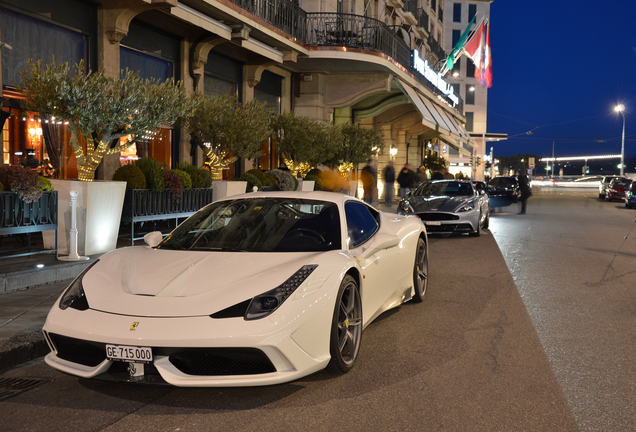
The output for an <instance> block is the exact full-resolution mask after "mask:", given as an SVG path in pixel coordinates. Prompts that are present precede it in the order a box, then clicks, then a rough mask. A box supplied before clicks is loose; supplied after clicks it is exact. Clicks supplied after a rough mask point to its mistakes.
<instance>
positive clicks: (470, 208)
mask: <svg viewBox="0 0 636 432" xmlns="http://www.w3.org/2000/svg"><path fill="white" fill-rule="evenodd" d="M473 210H475V204H466V205H465V206H463V207H462V208H460V209H459V210H457V213H461V212H467V211H473Z"/></svg>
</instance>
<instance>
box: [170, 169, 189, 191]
mask: <svg viewBox="0 0 636 432" xmlns="http://www.w3.org/2000/svg"><path fill="white" fill-rule="evenodd" d="M168 172H171V173H174V174H176V175H178V176H179V178H181V183H182V184H183V188H184V189H191V188H192V177H190V174H188V173H187V172H185V171H183V170H180V169H171V170H170V171H168Z"/></svg>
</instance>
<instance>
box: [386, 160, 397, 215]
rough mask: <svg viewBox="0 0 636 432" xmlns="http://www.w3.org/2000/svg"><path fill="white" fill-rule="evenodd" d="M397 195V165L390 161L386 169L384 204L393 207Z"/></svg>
mask: <svg viewBox="0 0 636 432" xmlns="http://www.w3.org/2000/svg"><path fill="white" fill-rule="evenodd" d="M394 195H395V163H394V162H393V161H389V163H388V164H387V165H386V167H385V168H384V204H386V205H387V206H391V205H393V196H394Z"/></svg>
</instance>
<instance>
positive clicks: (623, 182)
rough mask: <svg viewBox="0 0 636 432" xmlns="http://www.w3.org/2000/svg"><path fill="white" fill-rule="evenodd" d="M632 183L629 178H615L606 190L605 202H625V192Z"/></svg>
mask: <svg viewBox="0 0 636 432" xmlns="http://www.w3.org/2000/svg"><path fill="white" fill-rule="evenodd" d="M631 183H632V181H631V180H630V179H627V178H622V177H616V178H613V179H612V181H610V182H609V185H608V186H607V189H606V190H605V201H612V200H616V201H623V200H624V199H625V190H626V189H627V188H628V187H629V185H630V184H631Z"/></svg>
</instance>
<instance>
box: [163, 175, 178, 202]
mask: <svg viewBox="0 0 636 432" xmlns="http://www.w3.org/2000/svg"><path fill="white" fill-rule="evenodd" d="M163 181H164V184H165V185H166V188H167V189H170V190H171V191H172V199H175V200H176V199H179V198H181V195H182V194H183V182H182V181H181V177H179V175H178V174H175V173H174V172H172V171H164V173H163Z"/></svg>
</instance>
